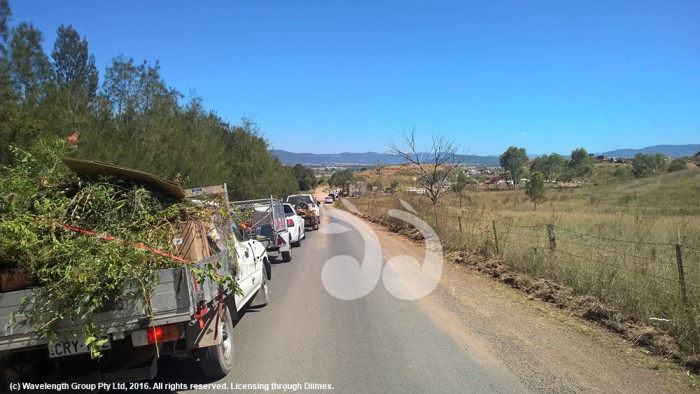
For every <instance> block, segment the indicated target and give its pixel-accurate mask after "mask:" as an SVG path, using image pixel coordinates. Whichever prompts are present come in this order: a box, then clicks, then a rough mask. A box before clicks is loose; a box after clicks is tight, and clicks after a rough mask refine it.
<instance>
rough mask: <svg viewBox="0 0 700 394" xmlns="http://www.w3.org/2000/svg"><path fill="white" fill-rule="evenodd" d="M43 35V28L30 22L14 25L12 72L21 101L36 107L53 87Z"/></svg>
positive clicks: (23, 104) (16, 91)
mask: <svg viewBox="0 0 700 394" xmlns="http://www.w3.org/2000/svg"><path fill="white" fill-rule="evenodd" d="M42 39H43V36H42V34H41V32H40V31H39V30H37V29H36V28H35V27H34V26H33V25H30V24H27V23H22V24H20V25H19V26H18V27H16V28H14V29H12V37H11V40H10V76H11V78H12V86H13V88H14V91H15V94H16V96H17V97H18V99H19V103H20V105H21V106H22V107H23V108H27V109H35V108H36V107H37V106H38V105H39V104H40V102H41V101H43V99H44V98H45V97H46V95H47V93H48V91H49V89H50V88H51V83H52V73H51V64H50V63H49V59H48V57H47V56H46V54H44V50H43V48H42V46H41V41H42Z"/></svg>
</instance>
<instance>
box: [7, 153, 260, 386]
mask: <svg viewBox="0 0 700 394" xmlns="http://www.w3.org/2000/svg"><path fill="white" fill-rule="evenodd" d="M71 160H74V161H76V162H77V161H78V160H77V159H71ZM82 162H84V163H78V164H80V165H79V166H78V167H81V166H82V168H83V169H85V168H89V171H88V172H92V173H103V172H107V173H108V174H109V175H115V173H116V174H117V175H119V176H124V177H127V178H128V177H130V176H135V178H139V179H143V174H145V173H142V172H140V171H135V170H130V169H125V168H122V167H117V166H112V165H107V164H106V163H97V162H87V161H82ZM67 164H68V163H67ZM74 164H75V163H74ZM105 165H107V166H108V168H102V167H101V166H105ZM69 167H71V165H69ZM71 168H72V169H74V168H73V167H71ZM74 170H75V169H74ZM76 172H78V171H76ZM146 175H148V176H149V178H148V180H149V181H153V182H155V183H157V184H160V185H161V186H162V185H165V190H164V189H161V191H167V192H169V193H170V194H171V195H172V196H175V197H178V198H195V199H196V198H197V197H200V196H203V195H206V194H218V195H221V196H223V199H224V200H225V201H226V203H227V198H226V195H227V188H226V185H225V184H224V185H221V186H213V187H204V188H196V189H189V190H183V189H182V188H181V187H180V186H179V185H177V184H175V183H173V182H169V181H167V180H164V179H161V178H157V177H155V176H152V175H149V174H146ZM164 182H165V183H164ZM219 211H222V210H219ZM225 211H227V210H224V212H225ZM221 216H222V215H219V217H218V219H216V220H212V222H213V223H211V226H209V227H208V228H209V229H210V231H207V230H205V228H206V227H204V226H202V225H201V223H188V222H184V223H182V225H181V226H179V227H178V234H177V235H176V238H175V239H173V244H174V245H177V247H176V249H177V251H178V256H180V257H182V258H183V260H187V261H191V263H188V264H184V265H183V264H177V265H176V264H173V268H167V269H161V270H158V271H157V275H158V278H159V281H158V284H157V285H156V286H155V288H154V289H153V291H152V292H151V293H150V294H152V297H151V298H150V300H148V301H147V302H146V301H145V300H144V299H143V298H141V299H139V297H134V296H131V295H130V294H133V293H134V292H133V290H134V288H135V287H136V286H137V285H136V284H134V283H132V284H127V285H126V286H125V288H124V289H123V296H122V297H120V298H119V301H118V302H117V301H115V302H114V303H113V305H111V306H110V307H109V308H105V310H103V311H101V312H99V313H97V314H95V315H93V318H92V321H93V323H94V324H95V326H96V327H97V330H98V332H99V333H100V334H101V335H102V336H101V338H103V339H104V340H105V342H104V344H103V345H102V347H101V349H100V352H101V353H102V356H101V357H100V358H98V359H92V358H91V356H90V349H89V348H87V347H86V346H85V339H84V338H80V335H79V334H76V333H79V332H82V330H81V329H80V328H81V327H82V325H84V323H81V322H74V321H61V322H59V338H57V339H54V340H49V339H46V338H43V337H41V336H40V335H38V334H37V332H36V331H35V330H34V329H33V327H32V326H31V325H28V324H22V321H23V316H22V314H18V315H17V316H14V318H15V322H14V323H12V324H10V319H11V316H12V315H13V314H14V312H16V311H17V309H18V308H19V306H20V305H21V303H22V300H23V299H25V297H30V296H31V295H32V292H33V291H35V290H34V289H32V288H28V289H23V290H16V291H10V292H6V293H0V368H1V370H0V373H1V374H0V390H2V389H3V388H2V386H8V385H9V384H11V383H12V382H25V381H29V382H31V381H35V382H48V381H52V380H59V381H72V382H81V383H88V382H89V383H115V382H131V381H138V380H147V379H153V378H154V377H155V375H156V373H157V368H158V366H157V365H158V359H159V357H161V356H172V357H175V358H177V359H198V360H199V365H200V367H201V369H202V372H203V373H204V374H205V375H207V376H212V377H222V376H224V375H226V374H228V373H229V371H230V370H231V368H232V366H233V360H234V354H233V347H232V341H233V339H232V338H233V337H232V335H234V333H233V332H232V330H233V329H234V327H235V325H236V323H237V322H238V319H239V311H241V309H242V308H243V307H244V306H245V305H266V304H267V302H268V295H269V294H268V285H267V283H268V282H267V281H268V280H270V279H271V265H270V262H269V260H268V257H267V254H266V251H265V247H264V246H263V245H262V244H261V243H260V242H257V241H255V240H244V237H243V233H242V232H241V231H240V229H239V228H238V226H237V225H236V224H235V222H234V221H233V220H231V218H230V217H228V218H226V217H225V218H221ZM212 233H215V236H212ZM193 256H197V257H198V258H197V259H196V260H195V259H194V258H193ZM211 267H217V272H216V274H215V275H202V272H207V271H206V270H208V269H209V270H210V269H211ZM209 272H211V271H209ZM227 275H231V277H229V278H232V279H233V280H234V281H235V283H236V284H237V285H238V287H239V288H240V291H233V290H231V289H229V288H228V286H222V284H221V282H220V281H219V280H217V278H221V277H226V276H227ZM30 299H31V298H30ZM35 301H36V302H35V303H34V304H32V303H30V304H29V305H27V306H26V307H25V310H26V308H32V307H34V305H37V303H50V300H42V299H38V300H35ZM149 308H150V310H151V311H150V313H148V312H146V311H147V310H148V309H149Z"/></svg>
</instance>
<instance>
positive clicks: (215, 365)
mask: <svg viewBox="0 0 700 394" xmlns="http://www.w3.org/2000/svg"><path fill="white" fill-rule="evenodd" d="M232 329H233V320H232V319H231V312H230V311H229V309H228V307H227V306H226V305H224V306H223V309H222V311H221V319H219V335H221V343H220V344H218V345H216V346H209V347H205V348H202V349H199V364H200V366H201V367H202V372H203V373H204V375H206V376H209V377H212V378H221V377H224V376H226V375H228V373H229V372H230V371H231V369H232V368H233V336H232V335H231V334H232V333H231V330H232Z"/></svg>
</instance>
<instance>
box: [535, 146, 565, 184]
mask: <svg viewBox="0 0 700 394" xmlns="http://www.w3.org/2000/svg"><path fill="white" fill-rule="evenodd" d="M565 170H566V161H565V160H564V158H563V157H561V156H560V155H558V154H556V153H552V155H551V156H547V155H542V156H540V157H538V158H536V159H535V160H533V161H532V165H531V166H530V171H531V172H535V171H537V172H540V173H542V175H543V176H544V179H545V180H546V181H548V182H555V181H558V180H559V179H560V177H561V176H562V175H563V174H564V171H565Z"/></svg>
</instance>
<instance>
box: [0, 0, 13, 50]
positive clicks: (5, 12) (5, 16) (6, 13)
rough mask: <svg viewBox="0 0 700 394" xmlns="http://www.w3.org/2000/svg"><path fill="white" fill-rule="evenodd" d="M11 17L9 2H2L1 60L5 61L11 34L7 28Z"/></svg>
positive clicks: (0, 13)
mask: <svg viewBox="0 0 700 394" xmlns="http://www.w3.org/2000/svg"><path fill="white" fill-rule="evenodd" d="M11 17H12V11H11V10H10V3H9V1H8V0H0V59H5V57H6V56H7V38H8V37H9V32H10V30H9V29H8V27H7V26H8V22H9V21H10V18H11Z"/></svg>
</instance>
